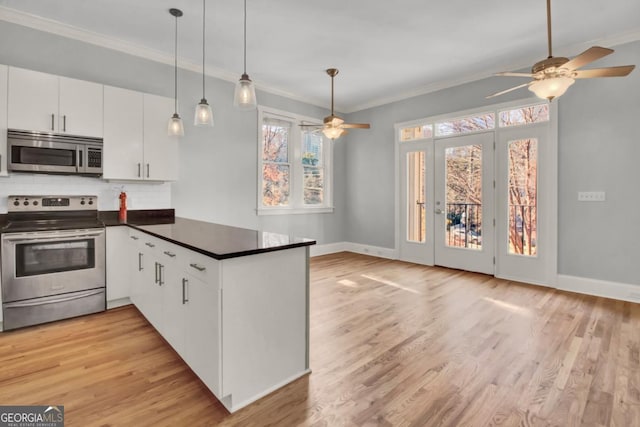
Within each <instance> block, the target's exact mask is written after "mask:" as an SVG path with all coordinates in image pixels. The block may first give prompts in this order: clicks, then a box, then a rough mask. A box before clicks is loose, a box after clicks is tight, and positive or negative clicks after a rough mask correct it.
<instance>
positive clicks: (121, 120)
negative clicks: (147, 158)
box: [102, 86, 144, 180]
mask: <svg viewBox="0 0 640 427" xmlns="http://www.w3.org/2000/svg"><path fill="white" fill-rule="evenodd" d="M143 119H144V118H143V95H142V93H140V92H134V91H132V90H126V89H120V88H116V87H111V86H105V87H104V154H103V155H104V157H103V173H102V176H103V178H105V179H126V180H138V179H142V167H143V153H144V150H143Z"/></svg>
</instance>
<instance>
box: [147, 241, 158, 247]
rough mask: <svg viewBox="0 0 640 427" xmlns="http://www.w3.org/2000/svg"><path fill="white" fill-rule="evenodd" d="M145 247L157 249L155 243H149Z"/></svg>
mask: <svg viewBox="0 0 640 427" xmlns="http://www.w3.org/2000/svg"><path fill="white" fill-rule="evenodd" d="M145 245H147V246H149V247H150V248H155V247H156V245H154V244H153V243H149V242H147V243H145Z"/></svg>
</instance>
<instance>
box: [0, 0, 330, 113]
mask: <svg viewBox="0 0 640 427" xmlns="http://www.w3.org/2000/svg"><path fill="white" fill-rule="evenodd" d="M0 20H2V21H6V22H9V23H12V24H17V25H21V26H23V27H28V28H32V29H34V30H38V31H43V32H46V33H50V34H55V35H58V36H61V37H66V38H68V39H73V40H77V41H81V42H85V43H89V44H92V45H95V46H100V47H103V48H106V49H111V50H115V51H118V52H122V53H126V54H128V55H133V56H136V57H139V58H144V59H148V60H150V61H154V62H159V63H161V64H166V65H170V66H174V58H173V55H169V54H166V53H164V52H160V51H158V50H155V49H151V48H149V47H145V46H141V45H137V44H134V43H130V42H128V41H125V40H122V39H118V38H115V37H110V36H107V35H104V34H100V33H96V32H92V31H89V30H85V29H83V28H79V27H76V26H73V25H68V24H65V23H62V22H59V21H55V20H52V19H48V18H43V17H41V16H37V15H33V14H30V13H26V12H22V11H19V10H16V9H12V8H9V7H6V6H0ZM178 67H179V68H182V69H184V70H189V71H193V72H196V73H202V66H201V65H199V64H195V63H193V62H190V61H185V60H183V59H180V58H178ZM205 74H206V75H207V76H209V77H213V78H217V79H220V80H224V81H228V82H231V83H234V84H235V83H236V82H237V81H238V78H239V73H232V72H230V71H227V70H224V69H221V68H218V67H214V66H211V65H207V70H206V73H205ZM254 84H255V86H256V89H258V90H260V91H263V92H267V93H271V94H273V95H278V96H283V97H285V98H289V99H292V100H295V101H299V102H304V103H306V104H310V105H314V106H317V107H322V108H326V107H327V106H326V103H325V102H322V101H321V100H318V99H311V98H307V97H303V96H299V95H297V94H295V93H291V92H288V91H286V90H283V89H279V88H276V87H272V86H269V85H265V84H262V83H260V81H256V80H254Z"/></svg>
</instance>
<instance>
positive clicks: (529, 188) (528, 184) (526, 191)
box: [508, 138, 538, 256]
mask: <svg viewBox="0 0 640 427" xmlns="http://www.w3.org/2000/svg"><path fill="white" fill-rule="evenodd" d="M508 150H509V153H508V154H509V253H510V254H517V255H526V256H535V255H536V254H537V245H536V239H537V229H538V227H537V224H538V212H537V209H536V202H537V200H538V140H537V139H534V138H531V139H520V140H517V141H510V142H509V144H508Z"/></svg>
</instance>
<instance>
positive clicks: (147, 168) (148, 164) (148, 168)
mask: <svg viewBox="0 0 640 427" xmlns="http://www.w3.org/2000/svg"><path fill="white" fill-rule="evenodd" d="M149 169H150V168H149V163H147V178H149Z"/></svg>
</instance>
